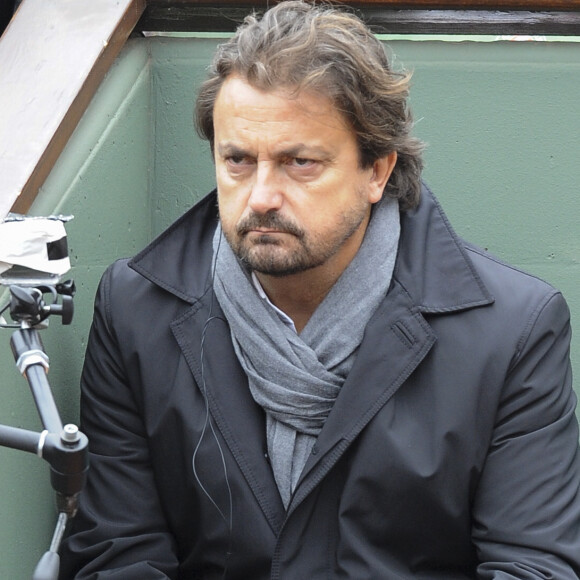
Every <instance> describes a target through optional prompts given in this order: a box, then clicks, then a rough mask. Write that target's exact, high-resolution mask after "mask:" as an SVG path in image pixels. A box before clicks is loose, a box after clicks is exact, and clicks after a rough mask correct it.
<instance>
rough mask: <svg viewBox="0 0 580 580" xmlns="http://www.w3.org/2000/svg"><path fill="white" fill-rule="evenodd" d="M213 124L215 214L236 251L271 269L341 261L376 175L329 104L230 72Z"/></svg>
mask: <svg viewBox="0 0 580 580" xmlns="http://www.w3.org/2000/svg"><path fill="white" fill-rule="evenodd" d="M214 130H215V163H216V175H217V187H218V201H219V211H220V219H221V224H222V228H223V231H224V235H225V236H226V239H227V240H228V242H229V243H230V245H231V247H232V249H233V251H234V252H235V254H236V255H237V256H238V257H239V258H241V259H242V260H243V261H244V262H245V263H246V264H248V265H249V267H250V268H251V269H253V270H256V271H257V272H259V273H262V274H268V275H272V276H286V275H290V274H296V273H299V272H303V271H305V270H309V269H311V268H317V267H319V266H323V265H330V266H333V265H334V267H336V268H339V269H340V268H342V269H344V268H345V267H346V265H348V263H349V262H350V260H352V258H353V257H354V255H355V254H356V251H357V250H358V247H359V246H360V243H361V242H362V238H363V236H364V231H365V229H366V225H367V223H368V219H369V215H370V207H371V204H372V203H374V202H376V201H378V200H379V199H380V197H381V195H382V188H383V187H384V183H382V182H381V183H379V180H378V179H377V178H376V175H375V168H369V169H364V170H363V169H360V168H359V157H358V149H357V143H356V139H355V135H354V133H353V131H352V130H351V129H350V128H349V127H348V126H347V125H346V123H345V121H344V119H343V117H342V115H341V114H340V113H339V112H338V111H337V110H336V109H335V107H334V106H333V104H332V102H331V101H330V100H329V99H327V98H326V97H324V96H321V95H317V94H313V93H306V94H301V95H300V96H299V97H297V98H291V97H290V95H289V93H287V92H285V91H283V90H278V91H272V92H263V91H260V90H257V89H255V88H253V87H252V86H251V85H249V84H248V83H247V82H246V81H244V80H242V79H241V78H239V77H230V78H229V79H227V80H226V81H225V82H224V84H223V86H222V88H221V90H220V92H219V94H218V97H217V100H216V103H215V108H214ZM393 165H394V163H393ZM389 173H390V171H389Z"/></svg>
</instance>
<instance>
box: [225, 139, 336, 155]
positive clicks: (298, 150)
mask: <svg viewBox="0 0 580 580" xmlns="http://www.w3.org/2000/svg"><path fill="white" fill-rule="evenodd" d="M217 149H218V152H219V154H220V155H221V156H222V157H254V155H253V154H252V153H250V152H249V151H248V150H246V149H243V148H242V147H238V146H237V145H235V144H234V143H227V142H226V143H218V145H217ZM304 155H306V156H309V155H314V156H317V157H321V158H323V159H331V158H333V157H334V155H333V154H332V153H331V152H330V151H328V149H325V148H324V147H319V146H317V145H306V144H305V143H297V144H296V145H293V146H291V147H288V148H286V149H280V150H279V151H277V152H275V153H274V157H276V158H278V159H284V158H287V157H290V158H293V157H301V156H304Z"/></svg>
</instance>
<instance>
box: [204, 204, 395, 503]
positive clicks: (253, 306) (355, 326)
mask: <svg viewBox="0 0 580 580" xmlns="http://www.w3.org/2000/svg"><path fill="white" fill-rule="evenodd" d="M399 233H400V224H399V208H398V203H397V201H396V200H392V199H383V200H382V201H380V202H379V203H377V204H376V205H375V206H374V208H373V213H372V218H371V221H370V223H369V226H368V228H367V231H366V233H365V237H364V240H363V243H362V245H361V247H360V248H359V250H358V252H357V254H356V256H355V257H354V259H353V260H352V261H351V263H350V264H349V266H348V267H347V268H346V270H345V271H344V272H343V273H342V275H341V277H340V278H339V279H338V280H337V282H336V283H335V285H334V286H333V287H332V289H331V290H330V292H329V293H328V294H327V295H326V297H325V298H324V300H323V301H322V303H321V304H320V305H319V306H318V308H317V309H316V311H315V312H314V314H313V315H312V317H311V318H310V320H309V321H308V324H307V325H306V326H305V328H304V329H303V331H302V332H301V333H300V335H298V334H296V332H294V331H293V330H292V329H291V328H289V327H288V326H287V325H285V324H284V323H283V322H282V321H281V319H280V317H279V315H278V314H277V313H276V311H275V310H274V309H273V308H272V306H271V305H270V304H268V303H267V301H265V300H263V299H262V298H260V296H259V294H258V292H257V291H256V288H255V287H254V285H253V283H252V280H251V275H250V272H249V271H248V270H247V269H246V268H245V267H244V266H242V265H241V264H240V262H239V261H238V259H237V258H236V256H235V255H234V253H233V251H232V249H231V248H230V246H229V244H227V243H220V237H221V228H220V226H219V225H218V228H217V231H216V233H215V237H214V253H216V252H217V256H216V259H215V277H214V290H215V294H216V297H217V299H218V302H219V303H220V306H221V307H222V310H223V311H224V314H225V316H226V318H227V320H228V323H229V325H230V329H231V335H232V340H233V344H234V348H235V351H236V354H237V356H238V359H239V361H240V364H241V365H242V367H243V369H244V371H245V373H246V374H247V376H248V380H249V387H250V391H251V393H252V396H253V398H254V400H255V401H256V402H257V403H258V404H259V405H260V406H261V407H262V408H263V409H264V411H265V412H266V417H267V441H268V453H269V456H270V461H271V463H272V469H273V472H274V477H275V480H276V483H277V485H278V489H279V491H280V496H281V497H282V501H283V503H284V505H285V506H286V507H288V504H289V503H290V498H291V495H292V492H293V491H294V488H295V487H296V484H297V482H298V479H299V477H300V474H301V472H302V469H303V468H304V465H305V463H306V460H307V458H308V455H309V453H310V452H311V450H312V446H313V444H314V442H315V440H316V437H317V436H318V434H319V433H320V430H321V429H322V426H323V425H324V422H325V421H326V418H327V417H328V415H329V413H330V410H331V409H332V406H333V404H334V401H335V399H336V397H337V396H338V393H339V391H340V388H341V386H342V384H343V383H344V381H345V379H346V377H347V376H348V373H349V372H350V369H351V367H352V365H353V363H354V360H355V358H356V353H357V350H358V347H359V345H360V343H361V341H362V337H363V334H364V329H365V327H366V325H367V323H368V321H369V320H370V318H371V316H372V315H373V313H374V312H375V310H376V309H377V307H378V305H379V304H380V302H381V301H382V300H383V298H384V297H385V295H386V293H387V290H388V288H389V285H390V283H391V276H392V273H393V267H394V264H395V258H396V254H397V245H398V241H399Z"/></svg>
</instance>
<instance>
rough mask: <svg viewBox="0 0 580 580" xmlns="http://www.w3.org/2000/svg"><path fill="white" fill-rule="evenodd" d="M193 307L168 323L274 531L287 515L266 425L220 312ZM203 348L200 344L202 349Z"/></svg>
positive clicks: (213, 307)
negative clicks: (269, 454)
mask: <svg viewBox="0 0 580 580" xmlns="http://www.w3.org/2000/svg"><path fill="white" fill-rule="evenodd" d="M212 309H213V311H214V312H215V314H210V309H209V308H208V307H207V305H202V304H197V305H194V307H193V308H191V309H190V310H189V311H188V312H187V314H186V315H185V316H183V317H181V318H180V319H178V320H176V321H175V322H173V323H172V325H171V328H172V331H173V334H174V336H175V338H176V340H177V343H178V344H179V347H180V348H181V350H182V351H183V355H184V357H185V359H186V360H187V363H188V365H189V367H190V369H191V372H192V373H193V376H194V378H195V380H196V382H197V384H198V386H199V388H200V390H201V391H202V393H203V394H204V395H205V396H206V397H207V401H208V404H209V408H210V411H211V415H212V417H213V419H214V420H215V423H216V425H217V427H218V429H219V431H220V433H221V434H222V436H223V438H224V439H225V441H226V443H227V445H228V447H229V449H230V451H231V453H232V455H233V457H234V458H235V460H236V462H237V464H238V466H239V468H240V470H241V471H242V473H243V474H244V477H245V479H246V481H247V482H248V485H249V487H250V488H251V490H252V492H253V494H254V496H255V498H256V500H257V502H258V504H259V505H260V507H261V509H262V511H263V512H264V515H265V516H266V518H267V520H268V522H269V523H270V526H271V528H272V530H273V532H274V534H277V532H278V531H279V530H280V528H281V526H282V523H283V521H284V517H285V511H284V507H283V504H282V501H281V499H280V495H279V493H278V488H277V487H276V483H275V481H274V476H273V474H272V470H271V467H270V464H269V463H268V460H267V456H266V450H267V446H266V424H265V417H264V413H263V411H262V409H261V408H260V407H259V406H258V405H257V404H256V403H255V402H254V400H253V398H252V396H251V393H250V390H249V388H248V380H247V377H246V375H245V374H244V372H243V370H242V368H241V366H240V364H239V363H238V359H237V357H236V354H235V352H234V349H233V345H232V341H231V338H230V331H229V327H228V325H227V323H226V322H225V318H224V316H223V313H222V312H221V309H220V308H219V306H218V305H217V303H215V301H214V304H213V306H212ZM202 344H203V346H202Z"/></svg>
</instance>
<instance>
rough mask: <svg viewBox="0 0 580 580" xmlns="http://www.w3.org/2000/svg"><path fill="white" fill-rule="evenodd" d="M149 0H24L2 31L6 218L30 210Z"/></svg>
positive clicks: (0, 156) (1, 178) (0, 145)
mask: <svg viewBox="0 0 580 580" xmlns="http://www.w3.org/2000/svg"><path fill="white" fill-rule="evenodd" d="M145 4H146V2H145V0H115V1H111V0H24V2H23V3H22V4H21V5H20V7H19V9H18V10H17V12H16V14H15V16H14V18H13V19H12V21H11V22H10V24H9V26H8V28H7V29H6V31H5V32H4V34H3V35H2V37H0V220H1V219H3V218H4V217H5V216H6V214H7V213H8V211H9V210H10V209H11V208H12V211H15V212H19V213H26V212H27V211H28V209H29V208H30V205H31V203H32V201H33V200H34V198H35V197H36V194H37V192H38V189H39V188H40V186H41V185H42V183H43V182H44V180H45V178H46V177H47V175H48V174H49V172H50V171H51V169H52V167H53V165H54V163H55V161H56V160H57V159H58V156H59V155H60V153H61V151H62V150H63V148H64V146H65V145H66V143H67V141H68V138H69V137H70V135H71V134H72V132H73V131H74V129H75V127H76V125H77V123H78V121H79V120H80V118H81V116H82V114H83V113H84V111H85V109H86V107H87V106H88V104H89V102H90V100H91V98H92V96H93V94H94V93H95V91H96V90H97V88H98V86H99V84H100V82H101V80H102V79H103V77H104V75H105V73H106V72H107V70H108V69H109V67H110V66H111V64H112V63H113V61H114V59H115V57H116V56H117V54H118V53H119V51H120V50H121V48H122V47H123V45H124V44H125V41H126V39H127V37H128V36H129V35H130V33H131V31H132V30H133V28H134V26H135V24H136V23H137V22H138V20H139V18H140V16H141V15H142V13H143V11H144V9H145Z"/></svg>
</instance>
